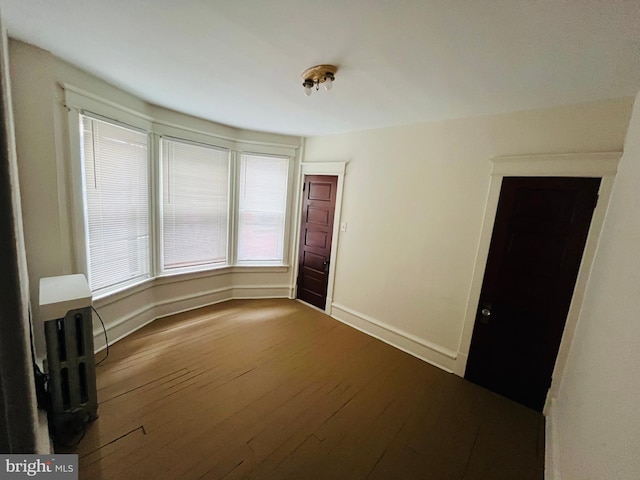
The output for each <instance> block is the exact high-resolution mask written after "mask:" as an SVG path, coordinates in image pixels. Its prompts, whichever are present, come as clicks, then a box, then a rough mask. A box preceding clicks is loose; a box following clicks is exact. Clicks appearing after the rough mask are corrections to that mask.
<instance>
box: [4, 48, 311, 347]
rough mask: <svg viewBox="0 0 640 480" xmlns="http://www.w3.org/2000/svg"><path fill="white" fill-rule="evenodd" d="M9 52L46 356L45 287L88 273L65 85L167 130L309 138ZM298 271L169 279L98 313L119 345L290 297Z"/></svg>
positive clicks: (292, 140) (39, 337)
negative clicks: (190, 320)
mask: <svg viewBox="0 0 640 480" xmlns="http://www.w3.org/2000/svg"><path fill="white" fill-rule="evenodd" d="M9 47H10V55H9V58H10V61H11V63H10V73H11V80H12V84H13V95H14V111H15V125H16V144H17V153H18V168H19V173H20V188H21V191H22V211H23V223H24V231H25V243H26V252H27V262H28V268H29V280H30V285H31V288H30V293H31V295H30V297H31V304H32V309H33V312H34V318H35V319H36V323H35V335H36V347H37V350H38V353H39V354H43V352H44V338H43V336H44V334H43V329H42V325H41V324H40V323H39V321H41V320H46V319H43V318H40V315H39V311H38V304H39V302H38V295H39V293H38V287H39V280H40V278H42V277H49V276H56V275H65V274H70V273H79V272H80V273H82V268H81V267H80V265H79V262H78V261H77V255H76V253H77V252H76V251H74V250H77V247H76V246H75V245H74V238H75V235H74V234H73V231H72V229H73V228H74V222H73V219H74V213H73V205H74V199H73V188H72V185H73V182H72V181H71V170H72V169H71V165H70V163H71V162H72V161H73V160H72V158H73V157H72V155H71V152H70V147H69V132H68V114H67V108H65V106H64V92H63V90H62V88H60V86H59V84H60V83H68V84H71V85H73V86H75V87H78V88H80V89H82V90H85V91H87V92H89V93H92V94H94V95H98V96H99V97H101V98H104V99H106V100H108V101H111V102H114V103H116V104H119V105H122V106H125V107H128V108H130V109H132V110H135V111H137V112H139V113H142V114H145V115H148V116H149V117H152V118H154V119H157V120H159V121H162V122H165V123H166V124H173V125H180V126H183V127H187V128H192V129H195V130H198V131H202V132H207V133H210V134H213V135H217V136H219V137H224V138H232V139H236V140H238V141H240V142H261V143H266V144H271V145H289V146H291V145H293V146H299V145H300V143H301V139H299V138H297V137H289V136H284V135H274V134H267V133H263V132H253V131H246V130H239V129H235V128H232V127H228V126H225V125H219V124H214V123H212V122H207V121H205V120H201V119H196V118H193V117H189V116H187V115H184V114H181V113H178V112H174V111H169V110H166V109H163V108H160V107H157V106H153V105H149V104H146V103H145V102H143V101H142V100H140V99H138V98H135V97H133V96H131V95H129V94H127V93H126V92H123V91H121V90H119V89H117V88H115V87H114V86H111V85H109V84H108V83H106V82H104V81H102V80H100V79H97V78H96V77H93V76H92V75H89V74H87V73H86V72H83V71H81V70H79V69H77V68H75V67H73V66H71V65H69V64H67V63H65V62H63V61H61V60H60V59H58V58H56V57H54V56H53V55H51V54H50V53H48V52H46V51H44V50H41V49H39V48H36V47H33V46H31V45H28V44H25V43H22V42H19V41H15V40H11V42H10V45H9ZM294 178H295V175H294ZM291 270H292V269H291V268H288V267H279V268H274V267H269V268H264V269H259V270H256V269H253V270H252V269H251V268H244V267H243V268H232V269H226V270H223V271H215V272H212V273H210V274H202V273H198V274H191V275H180V276H176V277H173V278H163V279H158V280H153V281H149V282H147V283H146V284H144V285H142V286H140V287H137V288H134V289H133V290H131V291H129V292H127V293H123V294H116V295H112V296H110V297H108V298H104V299H100V300H98V301H97V302H95V306H96V307H97V308H98V310H99V311H100V313H101V314H102V316H103V318H104V320H105V321H106V323H107V327H108V328H109V337H110V339H111V340H114V339H117V338H119V337H121V336H123V335H125V334H127V333H129V332H131V331H132V329H135V328H137V327H139V326H141V325H143V324H145V323H147V322H149V321H151V320H153V319H154V318H157V317H158V316H162V315H168V314H171V313H174V312H177V311H182V310H185V309H190V308H195V307H198V306H202V305H205V304H208V303H213V302H218V301H223V300H226V299H230V298H238V297H264V296H278V297H286V296H289V295H290V292H291V288H290V287H291V281H292V280H291V277H292V275H291ZM94 320H95V319H94ZM94 326H95V329H94V332H96V337H95V338H96V342H97V344H98V345H102V343H103V340H102V338H103V337H102V334H101V330H100V328H99V324H97V323H96V322H95V321H94Z"/></svg>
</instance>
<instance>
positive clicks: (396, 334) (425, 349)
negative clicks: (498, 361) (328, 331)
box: [331, 303, 458, 373]
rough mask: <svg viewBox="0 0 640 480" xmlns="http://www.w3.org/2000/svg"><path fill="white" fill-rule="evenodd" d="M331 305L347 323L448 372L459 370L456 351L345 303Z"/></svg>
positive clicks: (335, 313) (333, 313)
mask: <svg viewBox="0 0 640 480" xmlns="http://www.w3.org/2000/svg"><path fill="white" fill-rule="evenodd" d="M331 307H332V308H331V316H332V317H333V318H335V319H336V320H338V321H340V322H342V323H346V324H347V325H350V326H352V327H353V328H356V329H358V330H360V331H361V332H364V333H366V334H368V335H371V336H372V337H375V338H377V339H378V340H382V341H383V342H385V343H387V344H389V345H392V346H394V347H396V348H398V349H400V350H402V351H403V352H406V353H408V354H409V355H413V356H414V357H417V358H419V359H421V360H424V361H425V362H427V363H430V364H431V365H434V366H436V367H438V368H441V369H442V370H444V371H446V372H449V373H454V372H456V371H457V370H458V369H457V368H456V361H457V356H458V355H457V353H456V352H453V351H451V350H449V349H447V348H444V347H441V346H440V345H436V344H435V343H431V342H429V341H427V340H423V339H421V338H418V337H416V336H414V335H411V334H410V333H407V332H404V331H402V330H400V329H398V328H395V327H392V326H391V325H388V324H385V323H384V322H381V321H379V320H376V319H375V318H372V317H370V316H368V315H366V314H364V313H360V312H357V311H355V310H352V309H351V308H349V307H346V306H344V305H340V304H337V303H334V304H333V305H331Z"/></svg>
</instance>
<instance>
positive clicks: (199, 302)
mask: <svg viewBox="0 0 640 480" xmlns="http://www.w3.org/2000/svg"><path fill="white" fill-rule="evenodd" d="M288 296H289V286H288V285H246V286H235V287H224V288H218V289H214V290H208V291H204V292H197V293H194V294H190V295H184V296H181V297H176V298H170V299H166V300H162V301H160V302H155V303H152V304H147V305H145V306H143V307H141V308H139V309H138V310H135V311H133V312H131V313H129V314H128V315H126V316H123V317H120V318H118V319H116V320H113V321H109V322H107V323H106V324H105V327H106V330H107V337H108V339H109V344H113V343H115V342H117V341H118V340H122V339H123V338H124V337H126V336H128V335H131V334H132V333H133V332H135V331H136V330H139V329H140V328H142V327H144V326H145V325H148V324H149V323H151V322H153V321H154V320H157V319H158V318H163V317H168V316H170V315H175V314H178V313H182V312H187V311H189V310H193V309H196V308H200V307H206V306H208V305H214V304H216V303H220V302H225V301H227V300H234V299H259V298H288ZM93 342H94V348H95V351H96V352H99V351H101V350H104V349H105V348H106V342H105V338H104V331H103V330H102V328H101V327H100V328H95V329H94V331H93Z"/></svg>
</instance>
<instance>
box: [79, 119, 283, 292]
mask: <svg viewBox="0 0 640 480" xmlns="http://www.w3.org/2000/svg"><path fill="white" fill-rule="evenodd" d="M76 118H77V117H76ZM147 128H148V129H147ZM155 128H156V124H154V123H148V127H145V128H144V129H137V128H136V127H127V126H124V125H123V124H120V123H118V122H116V121H113V122H112V121H109V120H108V119H106V118H102V117H100V116H98V115H94V114H88V113H84V112H81V114H80V139H79V140H80V144H79V147H80V152H81V157H82V161H81V164H82V177H83V184H82V187H83V188H82V195H83V197H82V198H83V202H84V203H83V212H84V215H83V221H84V227H85V235H84V240H83V241H84V243H85V245H84V246H85V248H84V250H85V252H86V270H87V273H88V278H89V283H90V286H91V289H92V291H93V294H94V297H100V296H103V295H106V294H109V293H111V292H114V291H116V290H120V289H122V288H125V287H127V286H129V285H133V284H135V283H138V282H141V281H143V280H145V279H148V278H153V277H155V276H158V275H171V274H177V273H186V272H192V271H201V270H208V269H214V268H220V267H227V266H234V265H242V266H256V267H259V266H267V265H285V264H286V255H287V252H286V249H287V241H286V230H287V212H288V208H287V206H288V200H289V199H288V196H289V195H288V193H289V190H290V176H289V172H290V166H291V156H290V155H286V154H280V153H278V152H277V151H276V152H274V150H277V148H275V149H274V147H272V146H265V147H264V148H265V153H260V152H257V153H240V152H238V151H236V150H235V149H234V148H233V147H234V145H235V144H234V143H233V142H229V141H228V140H225V139H223V140H218V141H217V140H216V138H215V137H211V138H210V137H207V136H205V135H202V134H198V135H195V134H191V133H189V132H187V133H185V136H186V137H187V138H182V137H180V136H179V135H171V136H169V135H167V134H166V131H167V128H165V126H162V125H161V126H160V127H158V128H159V129H160V130H161V131H162V136H160V134H158V133H156V132H154V131H153V129H155ZM177 133H178V134H179V133H181V131H180V130H177ZM194 137H196V138H194ZM216 143H220V144H221V145H217V144H216ZM283 150H284V149H283Z"/></svg>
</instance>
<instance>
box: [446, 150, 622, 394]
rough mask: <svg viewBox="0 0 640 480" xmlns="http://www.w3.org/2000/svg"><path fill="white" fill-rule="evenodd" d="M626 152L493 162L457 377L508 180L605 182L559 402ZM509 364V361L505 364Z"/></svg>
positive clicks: (564, 349) (568, 329)
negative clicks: (585, 179)
mask: <svg viewBox="0 0 640 480" xmlns="http://www.w3.org/2000/svg"><path fill="white" fill-rule="evenodd" d="M621 156H622V153H621V152H605V153H575V154H573V153H572V154H556V155H554V154H549V155H523V156H508V157H494V158H492V159H491V161H492V163H493V165H492V169H491V183H490V185H489V194H488V197H487V203H486V206H485V213H484V220H483V224H482V231H481V235H480V242H479V245H478V251H477V254H476V263H475V267H474V272H473V279H472V283H471V289H470V291H469V297H468V301H467V309H466V314H465V319H464V325H463V330H462V335H461V338H460V345H459V347H458V357H457V361H456V365H455V367H456V368H455V373H456V375H459V376H464V372H465V369H466V366H467V359H468V355H469V347H470V345H471V336H472V334H473V327H474V324H475V320H476V309H477V306H478V302H479V301H480V291H481V289H482V280H483V278H484V271H485V267H486V264H487V257H488V255H489V245H490V243H491V235H492V233H493V224H494V221H495V217H496V211H497V208H498V199H499V197H500V189H501V187H502V179H503V178H504V177H600V178H602V180H601V183H600V190H599V192H598V194H599V199H598V204H597V206H596V208H595V210H594V212H593V217H592V219H591V225H590V227H589V234H588V236H587V241H586V243H585V247H584V253H583V256H582V261H581V263H580V269H579V271H578V277H577V278H576V285H575V289H574V291H573V297H572V299H571V305H570V307H569V313H568V314H567V322H566V324H565V327H564V333H563V335H562V341H561V343H560V349H559V351H558V356H557V358H556V364H555V368H554V371H553V378H552V384H551V388H550V390H549V394H548V395H547V399H549V398H551V397H554V396H555V392H557V390H558V387H559V386H560V379H561V378H562V373H563V372H564V368H565V365H566V362H567V357H568V355H569V349H570V347H571V341H572V340H573V336H574V334H575V330H576V323H577V320H578V317H579V315H580V309H581V307H582V301H583V298H584V292H585V288H586V285H587V280H588V278H589V274H590V272H591V265H592V263H593V258H594V256H595V252H596V247H597V243H598V238H599V236H600V230H601V229H602V224H603V221H604V217H605V213H606V210H607V207H608V205H609V198H610V196H611V190H612V188H613V182H614V178H615V174H616V171H617V167H618V161H619V160H620V157H621ZM505 361H509V359H505Z"/></svg>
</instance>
